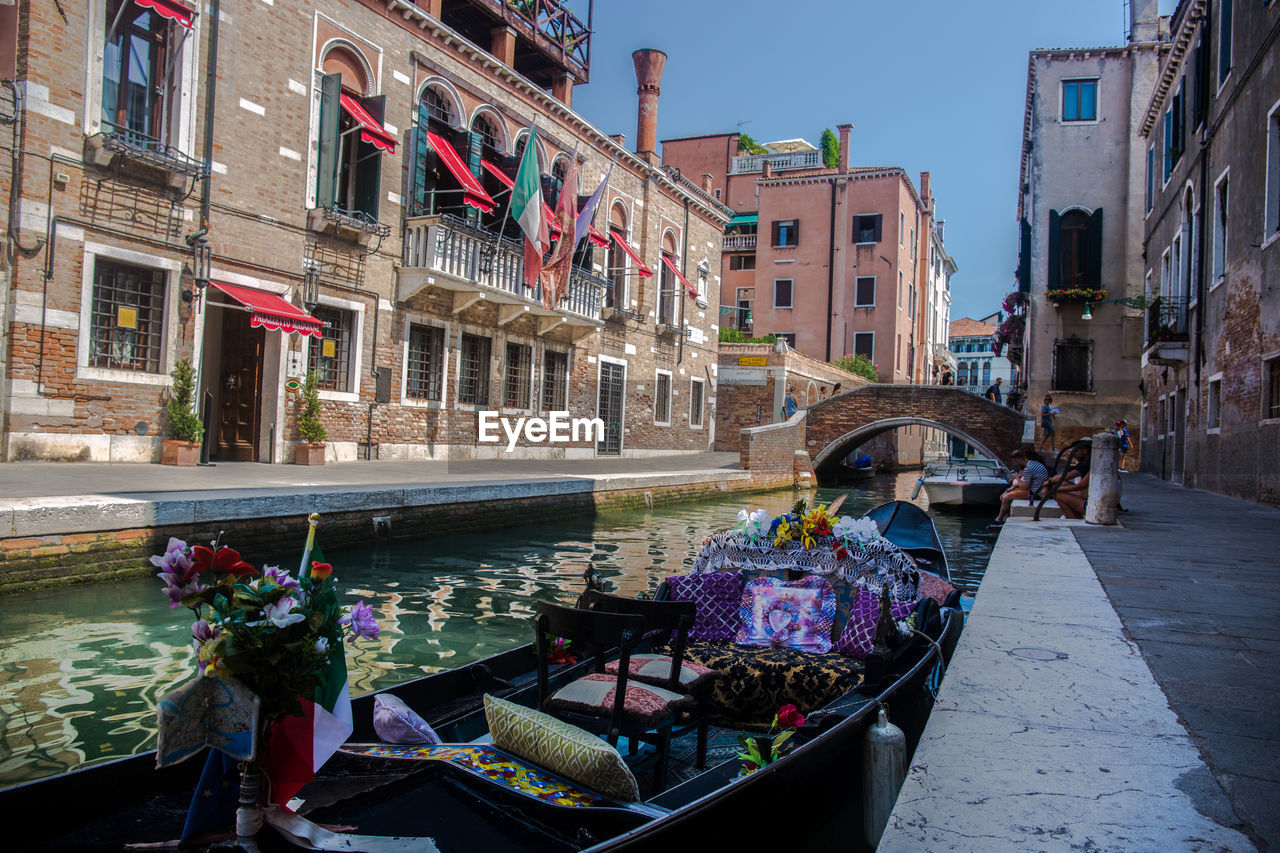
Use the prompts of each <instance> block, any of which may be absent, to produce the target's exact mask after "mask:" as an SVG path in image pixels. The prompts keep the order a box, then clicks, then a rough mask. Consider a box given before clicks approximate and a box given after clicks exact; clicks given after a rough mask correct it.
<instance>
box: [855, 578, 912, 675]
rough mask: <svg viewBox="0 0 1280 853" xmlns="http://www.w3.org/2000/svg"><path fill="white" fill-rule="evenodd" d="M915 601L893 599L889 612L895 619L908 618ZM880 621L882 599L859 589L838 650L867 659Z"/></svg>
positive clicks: (868, 591) (859, 658)
mask: <svg viewBox="0 0 1280 853" xmlns="http://www.w3.org/2000/svg"><path fill="white" fill-rule="evenodd" d="M915 608H916V603H915V602H914V601H891V602H890V603H889V613H890V614H892V615H893V618H894V620H895V621H897V620H899V619H906V618H907V616H908V615H910V613H911V611H912V610H915ZM879 621H880V599H879V598H878V597H877V596H876V594H875V593H874V592H871V591H870V590H868V589H861V588H860V589H859V590H858V594H857V596H855V597H854V599H853V606H852V607H851V608H850V609H849V621H848V622H846V623H845V625H844V630H843V631H841V632H840V639H839V640H837V641H836V651H838V652H840V653H841V654H846V655H850V656H852V657H855V658H857V659H858V660H866V659H867V656H868V655H870V654H871V647H872V646H873V645H874V644H875V643H874V641H875V636H876V623H877V622H879Z"/></svg>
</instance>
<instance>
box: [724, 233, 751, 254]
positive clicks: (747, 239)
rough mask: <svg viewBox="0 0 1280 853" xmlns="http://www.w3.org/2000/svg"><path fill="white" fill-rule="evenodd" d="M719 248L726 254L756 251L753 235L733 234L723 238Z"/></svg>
mask: <svg viewBox="0 0 1280 853" xmlns="http://www.w3.org/2000/svg"><path fill="white" fill-rule="evenodd" d="M720 248H721V249H722V250H723V251H726V252H754V251H755V250H756V235H755V234H733V235H727V236H725V237H724V241H723V242H722V243H721V245H720Z"/></svg>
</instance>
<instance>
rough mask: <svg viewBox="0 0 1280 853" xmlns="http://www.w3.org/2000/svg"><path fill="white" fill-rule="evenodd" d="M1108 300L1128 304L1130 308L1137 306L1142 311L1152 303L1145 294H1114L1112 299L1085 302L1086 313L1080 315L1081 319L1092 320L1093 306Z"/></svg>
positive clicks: (1103, 303)
mask: <svg viewBox="0 0 1280 853" xmlns="http://www.w3.org/2000/svg"><path fill="white" fill-rule="evenodd" d="M1108 302H1119V303H1120V304H1122V305H1127V306H1128V307H1130V308H1137V309H1138V310H1140V311H1141V310H1142V309H1144V308H1146V307H1147V306H1148V305H1150V304H1151V303H1150V302H1149V301H1148V300H1147V297H1145V296H1114V297H1112V298H1111V299H1094V300H1089V301H1086V302H1085V303H1084V313H1083V314H1081V315H1080V319H1081V320H1092V319H1093V311H1092V310H1091V309H1092V308H1093V306H1095V305H1105V304H1106V303H1108Z"/></svg>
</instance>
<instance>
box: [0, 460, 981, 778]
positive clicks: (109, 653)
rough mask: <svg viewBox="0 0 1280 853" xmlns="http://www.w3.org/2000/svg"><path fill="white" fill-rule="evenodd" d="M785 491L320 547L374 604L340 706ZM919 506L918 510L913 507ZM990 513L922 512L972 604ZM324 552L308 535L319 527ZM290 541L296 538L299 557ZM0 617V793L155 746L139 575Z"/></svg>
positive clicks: (153, 665) (511, 631)
mask: <svg viewBox="0 0 1280 853" xmlns="http://www.w3.org/2000/svg"><path fill="white" fill-rule="evenodd" d="M914 483H915V476H914V475H911V474H902V475H899V476H898V477H896V478H895V477H893V476H890V475H884V476H881V477H877V478H875V479H874V480H871V481H868V482H867V483H866V484H860V485H859V486H858V487H853V488H849V489H838V490H837V489H829V490H822V491H820V492H818V493H817V495H818V498H819V499H820V500H822V501H830V500H832V499H833V498H834V497H835V496H837V495H838V494H842V493H844V492H845V491H848V492H850V497H849V500H848V501H847V502H846V505H845V507H844V509H843V512H846V513H848V514H859V513H861V512H865V511H866V510H867V509H870V508H871V507H873V506H875V505H876V504H879V503H881V502H883V501H885V500H890V499H892V498H895V497H896V498H899V499H903V500H906V499H909V498H910V496H911V490H912V487H913V486H914ZM794 498H795V496H794V495H793V494H792V493H790V492H773V493H770V494H764V495H750V496H747V497H741V496H738V497H732V498H725V499H720V500H715V501H705V502H697V503H683V504H675V505H670V506H662V507H658V508H656V509H654V510H647V511H635V512H626V513H611V514H609V515H605V516H601V517H597V518H577V519H567V520H565V521H561V522H558V523H554V524H539V525H531V526H526V527H519V528H512V529H510V530H507V531H504V532H503V533H501V534H497V533H481V534H474V535H466V536H451V537H445V538H438V539H431V540H428V541H423V542H419V543H412V544H397V545H392V546H387V547H379V548H376V549H374V548H366V549H359V550H348V551H338V550H330V551H328V552H327V556H328V557H329V559H331V560H332V562H333V563H334V565H335V567H336V574H337V576H338V578H339V580H340V582H341V583H340V587H339V593H340V594H341V595H342V596H343V598H344V603H346V604H351V603H355V602H356V601H357V600H359V599H364V600H365V601H366V602H368V603H370V604H372V605H373V608H374V611H375V613H376V614H377V618H378V622H379V624H380V625H381V626H382V633H381V636H380V637H379V639H378V640H377V641H376V642H370V641H368V640H365V641H362V642H360V643H358V644H355V645H351V646H348V651H347V655H348V671H349V673H350V678H351V690H352V693H353V695H358V694H361V693H367V692H369V691H371V690H374V689H378V688H382V687H387V686H390V685H394V684H399V683H401V682H404V681H407V680H409V679H413V678H417V677H419V676H421V675H423V674H424V673H429V672H434V671H437V670H440V669H448V668H452V667H456V666H460V665H463V664H467V663H470V662H472V661H476V660H479V659H481V658H484V657H487V656H489V655H492V654H495V653H497V652H500V651H503V650H505V649H508V648H511V647H512V646H515V645H519V644H521V643H527V642H529V641H530V640H532V636H531V626H530V622H531V620H532V618H533V602H534V601H535V600H537V599H539V598H550V599H559V600H561V601H564V602H572V601H573V600H574V599H575V598H576V597H577V595H578V594H579V592H580V591H581V590H582V573H583V571H584V570H585V569H586V568H587V566H593V567H594V568H595V570H596V571H597V572H598V573H599V574H600V575H601V577H602V579H603V580H604V584H605V588H606V589H607V590H609V591H611V592H616V593H618V594H620V595H627V596H636V595H639V594H641V593H651V592H652V591H653V590H655V589H656V588H657V586H658V584H659V583H660V582H661V580H662V579H663V578H664V577H666V576H667V575H672V574H678V573H680V572H684V571H687V569H688V567H689V566H690V565H691V564H692V562H693V557H694V555H695V554H696V552H697V551H698V549H699V548H700V547H701V545H702V542H703V540H705V539H706V538H707V536H709V535H710V534H711V533H714V532H716V531H717V530H721V529H724V528H725V527H728V526H730V525H732V524H733V523H734V522H735V521H736V517H737V512H738V510H739V509H741V508H743V507H747V506H748V505H749V507H750V508H755V507H764V508H765V509H766V510H768V511H769V512H770V513H775V514H776V513H780V512H784V511H786V510H787V509H789V508H790V506H791V504H792V502H793V501H794ZM924 500H925V498H924V495H923V493H922V494H921V496H920V498H919V502H920V503H922V504H923V502H924ZM989 517H990V512H989V511H988V512H983V513H982V514H981V515H964V514H947V515H943V514H941V513H937V514H936V519H935V520H936V522H937V526H938V532H939V534H940V535H941V536H942V537H943V540H944V544H945V546H946V548H947V552H948V555H949V557H950V559H951V563H952V574H953V579H954V580H955V582H956V584H957V585H958V586H961V587H963V588H965V589H967V590H969V591H970V592H973V591H976V590H977V586H978V581H979V579H980V578H981V576H982V572H983V571H984V570H985V569H986V563H987V556H988V554H989V553H990V550H991V546H992V544H993V543H994V538H995V537H994V534H992V533H989V532H988V531H987V530H986V522H987V521H988V520H989ZM320 531H321V532H320V538H321V540H323V538H324V536H323V531H324V527H323V522H322V525H321V528H320ZM301 536H302V533H301V531H299V545H301ZM4 605H5V606H4V607H3V608H0V730H2V732H3V737H2V739H0V786H8V785H13V784H16V783H19V782H23V781H28V780H31V779H37V778H40V777H43V776H49V775H52V774H55V773H60V772H63V771H65V770H69V769H71V768H74V767H77V766H79V765H82V764H86V763H91V762H98V761H102V760H105V759H109V758H116V757H120V756H123V755H129V754H132V753H136V752H140V751H144V750H148V749H154V748H155V702H156V699H157V698H158V697H159V696H162V695H163V694H164V693H166V692H167V691H169V690H172V689H173V688H174V687H176V686H178V685H179V684H181V683H182V682H184V681H186V680H187V679H188V678H189V677H191V674H192V662H191V652H190V640H191V636H190V621H191V620H190V618H189V615H188V614H187V613H186V612H185V611H181V610H175V611H171V610H169V608H168V607H167V606H166V600H165V598H164V596H163V595H162V594H161V592H160V584H159V582H158V581H156V580H155V579H154V578H140V579H135V580H127V581H111V582H109V583H105V584H99V585H92V586H76V587H69V588H67V589H63V590H57V591H50V592H42V593H32V594H27V595H14V596H9V597H8V599H7V600H6V601H5V603H4Z"/></svg>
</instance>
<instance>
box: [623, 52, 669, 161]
mask: <svg viewBox="0 0 1280 853" xmlns="http://www.w3.org/2000/svg"><path fill="white" fill-rule="evenodd" d="M631 60H632V62H634V63H635V66H636V84H637V87H636V94H638V95H639V96H640V103H639V107H638V111H637V115H636V154H637V155H638V156H639V157H640V158H641V159H643V160H645V161H646V162H647V163H649V165H651V166H656V165H658V162H659V161H658V95H660V94H662V89H661V88H660V87H661V84H662V72H663V70H664V69H665V68H666V65H667V55H666V54H665V53H663V52H662V51H660V50H655V49H654V48H642V49H640V50H637V51H635V52H634V53H632V54H631Z"/></svg>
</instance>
